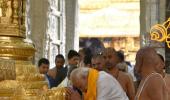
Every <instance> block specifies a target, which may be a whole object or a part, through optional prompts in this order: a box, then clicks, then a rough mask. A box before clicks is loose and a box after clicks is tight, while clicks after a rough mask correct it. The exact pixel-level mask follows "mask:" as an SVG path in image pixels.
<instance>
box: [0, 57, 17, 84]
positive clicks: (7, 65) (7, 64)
mask: <svg viewBox="0 0 170 100" xmlns="http://www.w3.org/2000/svg"><path fill="white" fill-rule="evenodd" d="M0 73H1V74H0V81H2V80H15V78H16V74H15V62H14V61H12V60H10V61H9V60H8V61H7V60H3V59H0Z"/></svg>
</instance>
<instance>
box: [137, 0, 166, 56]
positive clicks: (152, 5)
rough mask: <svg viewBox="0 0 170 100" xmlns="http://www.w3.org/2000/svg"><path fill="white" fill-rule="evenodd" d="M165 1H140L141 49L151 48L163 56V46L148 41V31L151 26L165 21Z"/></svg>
mask: <svg viewBox="0 0 170 100" xmlns="http://www.w3.org/2000/svg"><path fill="white" fill-rule="evenodd" d="M165 4H166V1H165V0H140V12H141V14H140V36H141V47H143V46H153V47H155V48H156V50H157V51H158V52H159V53H161V54H162V55H163V56H164V55H165V51H164V44H163V43H159V42H152V41H151V40H150V35H149V32H150V29H151V27H152V26H153V25H155V24H158V23H163V22H164V21H165Z"/></svg>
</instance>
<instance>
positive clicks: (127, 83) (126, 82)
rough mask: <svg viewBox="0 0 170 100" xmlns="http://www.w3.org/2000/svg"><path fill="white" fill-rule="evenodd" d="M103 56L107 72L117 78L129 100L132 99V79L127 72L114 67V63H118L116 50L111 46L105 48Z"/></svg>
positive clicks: (133, 90)
mask: <svg viewBox="0 0 170 100" xmlns="http://www.w3.org/2000/svg"><path fill="white" fill-rule="evenodd" d="M103 57H104V59H105V67H106V68H107V69H108V72H109V73H110V74H111V75H112V76H113V77H115V78H116V79H117V81H118V82H119V83H120V85H121V86H122V88H123V89H124V91H125V92H126V94H127V96H128V97H129V100H134V97H135V88H134V84H133V80H132V79H131V77H130V76H129V75H128V74H126V73H124V72H122V71H119V69H118V68H117V67H116V65H117V64H118V63H119V59H118V56H117V53H116V51H115V50H114V49H113V48H107V49H105V51H104V52H103Z"/></svg>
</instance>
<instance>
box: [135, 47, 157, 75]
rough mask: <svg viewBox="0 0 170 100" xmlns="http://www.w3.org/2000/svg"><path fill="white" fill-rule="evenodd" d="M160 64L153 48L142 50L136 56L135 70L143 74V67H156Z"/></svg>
mask: <svg viewBox="0 0 170 100" xmlns="http://www.w3.org/2000/svg"><path fill="white" fill-rule="evenodd" d="M158 62H159V57H158V55H157V52H156V50H155V49H154V48H152V47H144V48H141V49H140V50H139V51H138V52H137V54H136V65H135V69H136V70H137V72H139V73H140V72H141V67H155V66H156V65H157V64H158Z"/></svg>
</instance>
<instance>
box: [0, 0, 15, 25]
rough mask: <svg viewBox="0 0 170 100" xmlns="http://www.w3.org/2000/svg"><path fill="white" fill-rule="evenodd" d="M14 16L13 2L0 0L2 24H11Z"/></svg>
mask: <svg viewBox="0 0 170 100" xmlns="http://www.w3.org/2000/svg"><path fill="white" fill-rule="evenodd" d="M11 16H12V0H0V17H1V23H10V22H11Z"/></svg>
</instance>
